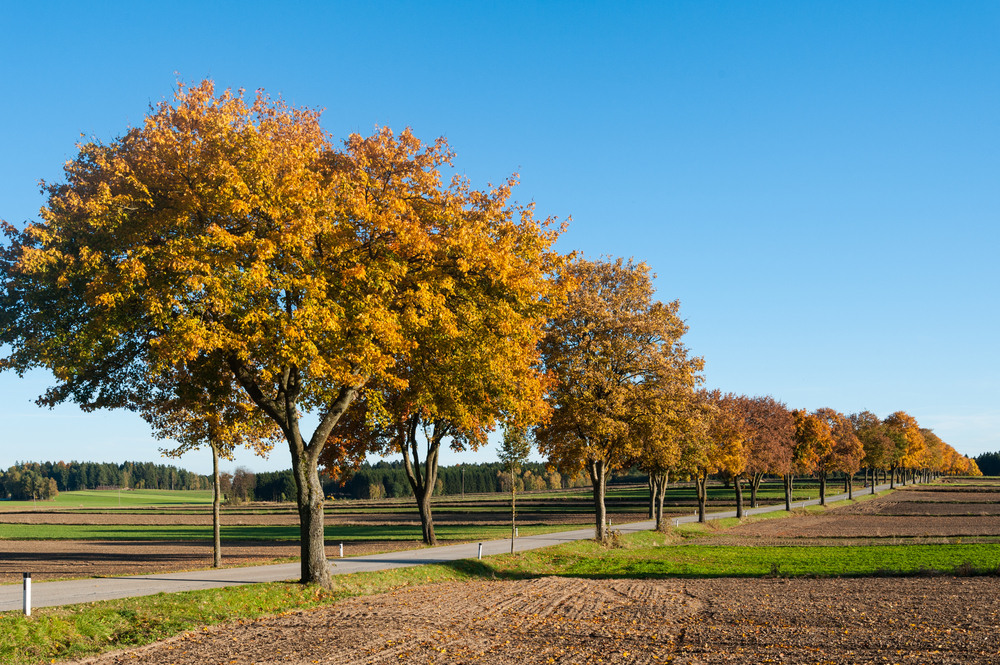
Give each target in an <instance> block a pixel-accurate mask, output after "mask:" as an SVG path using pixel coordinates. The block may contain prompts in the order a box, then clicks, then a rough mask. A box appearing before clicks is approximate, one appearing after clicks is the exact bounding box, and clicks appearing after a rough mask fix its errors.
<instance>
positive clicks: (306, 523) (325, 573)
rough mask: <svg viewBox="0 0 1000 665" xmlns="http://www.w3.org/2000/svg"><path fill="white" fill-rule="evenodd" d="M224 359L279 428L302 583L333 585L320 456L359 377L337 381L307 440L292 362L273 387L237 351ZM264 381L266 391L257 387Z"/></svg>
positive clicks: (295, 370) (347, 403) (296, 372)
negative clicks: (291, 488) (290, 480)
mask: <svg viewBox="0 0 1000 665" xmlns="http://www.w3.org/2000/svg"><path fill="white" fill-rule="evenodd" d="M226 363H227V364H228V365H229V368H230V369H231V370H232V372H233V376H235V378H236V380H237V381H238V382H239V384H240V385H241V386H242V387H243V389H244V390H245V391H246V393H247V395H248V396H249V397H250V399H251V400H253V402H254V403H255V404H256V405H257V406H259V407H260V408H261V410H262V411H263V412H264V413H266V414H267V416H268V417H269V418H271V419H272V420H274V422H275V423H277V424H278V426H279V427H280V428H281V431H282V432H283V433H284V435H285V440H286V441H287V442H288V450H289V452H290V453H291V456H292V475H293V476H294V478H295V497H296V502H297V508H298V511H299V548H300V551H301V555H302V559H301V570H302V579H301V581H302V583H303V584H319V585H321V586H323V587H325V588H330V587H331V586H332V581H331V578H330V565H329V562H328V561H327V560H326V540H325V533H324V531H323V485H322V483H320V481H319V469H318V464H319V456H320V453H321V452H323V447H324V446H325V445H326V442H327V441H328V440H329V438H330V433H331V432H332V431H333V428H334V426H336V424H337V422H338V421H339V420H340V418H341V417H342V416H343V415H344V412H346V411H347V409H348V407H349V406H350V405H351V402H353V401H354V398H355V396H357V394H358V391H359V390H360V389H361V388H362V386H363V385H364V381H361V382H359V383H358V384H357V385H345V386H341V388H340V391H339V392H338V393H337V397H336V398H334V400H333V401H332V402H331V403H330V404H329V406H328V408H327V409H326V411H325V412H324V413H323V414H322V417H321V418H320V422H319V425H318V426H317V427H316V429H315V430H314V431H313V434H312V437H311V438H310V439H309V442H308V443H306V441H305V439H303V438H302V432H301V431H300V429H299V417H300V415H299V409H298V405H297V402H298V397H299V393H300V391H301V383H300V374H299V370H298V368H297V367H295V366H292V365H289V366H286V367H285V368H284V370H283V371H282V373H281V375H280V376H278V377H276V378H277V385H276V386H273V387H274V388H275V389H276V390H275V392H274V393H270V394H269V392H270V390H271V385H269V384H262V383H259V377H257V376H256V375H255V374H254V372H253V370H252V369H251V368H249V367H247V365H245V364H244V363H243V361H242V360H240V359H239V358H238V357H236V356H230V357H228V358H226ZM262 385H266V386H268V387H267V391H268V392H265V389H264V388H262V387H261V386H262Z"/></svg>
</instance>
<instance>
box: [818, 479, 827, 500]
mask: <svg viewBox="0 0 1000 665" xmlns="http://www.w3.org/2000/svg"><path fill="white" fill-rule="evenodd" d="M819 505H821V506H825V505H826V471H822V472H820V474H819Z"/></svg>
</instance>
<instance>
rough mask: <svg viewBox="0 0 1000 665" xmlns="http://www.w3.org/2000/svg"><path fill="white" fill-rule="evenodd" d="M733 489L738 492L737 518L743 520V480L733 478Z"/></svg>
mask: <svg viewBox="0 0 1000 665" xmlns="http://www.w3.org/2000/svg"><path fill="white" fill-rule="evenodd" d="M733 489H734V490H735V491H736V518H737V519H743V478H742V476H733Z"/></svg>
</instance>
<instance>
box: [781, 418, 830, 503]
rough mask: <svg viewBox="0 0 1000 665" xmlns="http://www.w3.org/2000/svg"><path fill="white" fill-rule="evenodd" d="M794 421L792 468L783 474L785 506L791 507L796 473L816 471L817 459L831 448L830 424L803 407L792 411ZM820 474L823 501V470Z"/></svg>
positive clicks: (824, 480)
mask: <svg viewBox="0 0 1000 665" xmlns="http://www.w3.org/2000/svg"><path fill="white" fill-rule="evenodd" d="M792 418H793V419H794V421H795V447H794V448H793V449H792V468H791V470H790V473H788V475H786V476H785V506H786V509H788V510H790V509H791V503H792V493H793V492H792V490H793V482H794V477H795V475H796V474H798V475H808V474H811V473H814V472H816V471H817V466H818V464H819V461H820V460H821V459H823V458H825V457H826V456H827V455H829V454H830V452H831V451H832V449H833V433H832V432H831V431H830V426H829V425H828V424H827V423H826V422H825V421H823V419H821V418H819V417H818V416H816V415H815V414H811V413H808V412H807V411H805V410H804V409H796V410H795V411H792ZM821 473H822V474H823V475H821V476H820V502H821V503H825V502H826V498H825V496H824V492H825V489H826V475H825V473H826V472H825V471H823V472H821Z"/></svg>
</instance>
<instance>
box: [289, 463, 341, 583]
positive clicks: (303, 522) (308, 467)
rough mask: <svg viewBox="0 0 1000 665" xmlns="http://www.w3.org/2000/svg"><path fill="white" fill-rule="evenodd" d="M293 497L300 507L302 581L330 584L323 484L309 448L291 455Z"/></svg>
mask: <svg viewBox="0 0 1000 665" xmlns="http://www.w3.org/2000/svg"><path fill="white" fill-rule="evenodd" d="M292 473H293V474H294V476H295V489H296V492H295V496H296V500H297V503H298V509H299V532H300V534H299V545H300V550H301V552H302V561H301V563H302V582H303V583H304V584H319V585H321V586H324V587H327V588H329V587H331V586H332V581H331V579H330V564H329V562H328V561H327V560H326V534H325V533H324V530H323V484H322V483H321V482H320V480H319V470H318V468H317V460H316V459H314V458H313V457H312V456H311V455H310V454H309V453H308V451H303V452H302V453H301V454H300V455H292Z"/></svg>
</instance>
